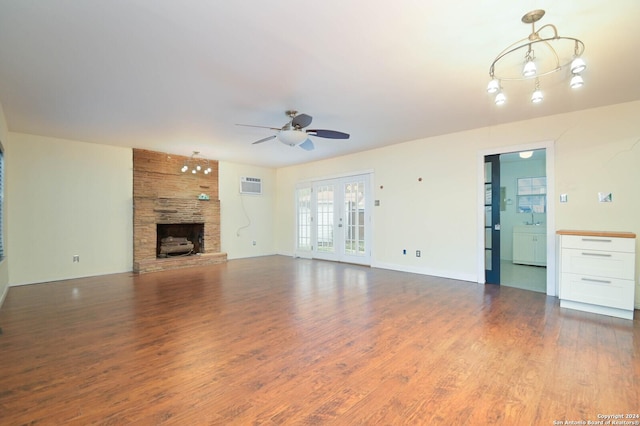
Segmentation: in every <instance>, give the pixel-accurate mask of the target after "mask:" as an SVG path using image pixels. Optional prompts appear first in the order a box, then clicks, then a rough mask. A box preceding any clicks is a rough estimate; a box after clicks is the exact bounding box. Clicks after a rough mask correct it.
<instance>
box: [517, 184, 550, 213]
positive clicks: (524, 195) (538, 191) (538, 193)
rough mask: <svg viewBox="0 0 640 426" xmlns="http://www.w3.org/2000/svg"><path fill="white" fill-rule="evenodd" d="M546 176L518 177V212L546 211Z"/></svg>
mask: <svg viewBox="0 0 640 426" xmlns="http://www.w3.org/2000/svg"><path fill="white" fill-rule="evenodd" d="M546 211H547V178H546V177H544V176H542V177H528V178H519V179H518V213H546Z"/></svg>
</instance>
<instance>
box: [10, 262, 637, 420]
mask: <svg viewBox="0 0 640 426" xmlns="http://www.w3.org/2000/svg"><path fill="white" fill-rule="evenodd" d="M637 317H638V312H636V318H637ZM0 326H1V327H2V328H3V331H4V333H3V334H2V335H0V419H1V420H0V423H1V424H3V425H22V424H38V425H40V424H55V425H61V424H64V425H86V424H109V425H115V424H136V425H155V424H177V425H201V424H202V425H207V424H225V425H228V424H239V425H252V424H262V425H277V424H294V425H297V424H300V425H304V424H308V425H318V424H338V425H342V424H349V425H353V424H366V425H378V424H381V425H382V424H384V425H404V424H410V425H416V424H430V425H431V424H446V425H456V424H470V425H473V424H478V425H484V424H505V425H516V424H518V425H552V424H553V422H554V421H564V420H574V421H580V420H584V421H589V420H590V421H597V420H601V419H599V418H598V415H610V414H635V413H638V412H639V411H640V405H639V404H638V401H640V392H639V389H640V322H639V320H638V319H636V320H634V321H629V320H622V319H617V318H612V317H607V316H599V315H595V314H589V313H584V312H578V311H571V310H565V309H560V308H559V303H558V300H557V299H555V298H551V297H547V296H546V295H544V294H541V293H536V292H530V291H524V290H520V289H516V288H508V287H499V286H492V285H487V286H483V285H478V284H473V283H469V282H461V281H455V280H449V279H442V278H436V277H429V276H424V275H416V274H409V273H402V272H395V271H387V270H381V269H371V268H367V267H361V266H354V265H346V264H337V263H331V262H322V261H311V260H303V259H292V258H288V257H283V256H268V257H262V258H253V259H242V260H232V261H229V262H228V263H226V264H222V265H214V266H207V267H197V268H191V269H185V270H177V271H169V272H160V273H151V274H146V275H140V276H136V275H133V274H117V275H108V276H101V277H94V278H86V279H77V280H69V281H61V282H56V283H50V284H38V285H29V286H21V287H12V288H10V290H9V293H8V295H7V298H6V301H5V303H4V305H3V306H2V308H1V309H0ZM635 420H637V419H635Z"/></svg>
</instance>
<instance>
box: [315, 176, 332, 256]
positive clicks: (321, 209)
mask: <svg viewBox="0 0 640 426" xmlns="http://www.w3.org/2000/svg"><path fill="white" fill-rule="evenodd" d="M333 196H334V191H333V185H322V186H319V187H318V193H317V197H318V198H317V206H318V208H317V211H318V214H317V216H318V221H317V225H316V226H317V229H316V231H317V240H318V251H322V252H330V253H333V252H334V251H335V245H334V239H333Z"/></svg>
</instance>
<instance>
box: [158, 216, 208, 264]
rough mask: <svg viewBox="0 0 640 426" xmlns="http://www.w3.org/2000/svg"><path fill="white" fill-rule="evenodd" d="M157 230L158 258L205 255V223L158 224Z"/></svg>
mask: <svg viewBox="0 0 640 426" xmlns="http://www.w3.org/2000/svg"><path fill="white" fill-rule="evenodd" d="M156 230H157V232H156V256H157V257H172V256H186V255H190V254H197V253H204V223H169V224H160V223H158V224H157V225H156Z"/></svg>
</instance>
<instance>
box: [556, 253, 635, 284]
mask: <svg viewBox="0 0 640 426" xmlns="http://www.w3.org/2000/svg"><path fill="white" fill-rule="evenodd" d="M635 260H636V256H635V254H633V253H621V252H615V251H612V252H607V251H596V250H579V249H562V260H561V263H560V271H561V272H562V273H572V274H583V275H594V276H597V277H611V278H620V279H624V280H633V278H634V273H635V271H634V269H635Z"/></svg>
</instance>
